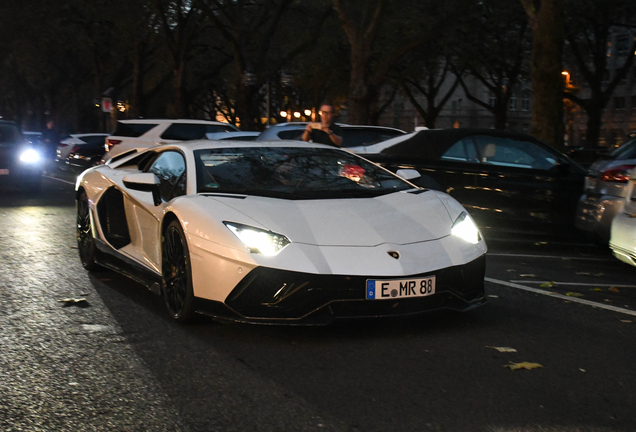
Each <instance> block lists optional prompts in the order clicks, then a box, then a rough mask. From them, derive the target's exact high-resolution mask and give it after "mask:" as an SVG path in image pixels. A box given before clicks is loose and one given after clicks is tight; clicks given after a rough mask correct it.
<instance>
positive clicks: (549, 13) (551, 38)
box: [522, 0, 564, 149]
mask: <svg viewBox="0 0 636 432" xmlns="http://www.w3.org/2000/svg"><path fill="white" fill-rule="evenodd" d="M522 3H523V4H524V6H525V7H526V11H527V12H528V15H529V17H530V20H531V23H532V33H533V40H532V60H531V61H532V72H531V74H532V96H533V100H532V123H531V125H530V134H531V135H533V136H535V137H536V138H538V139H540V140H542V141H545V142H547V143H548V144H551V145H552V146H554V147H556V148H558V149H563V132H564V128H563V78H562V75H561V72H562V52H563V41H564V23H563V0H541V5H540V7H539V9H538V10H533V9H532V10H531V8H532V5H531V4H533V3H534V2H532V1H523V0H522Z"/></svg>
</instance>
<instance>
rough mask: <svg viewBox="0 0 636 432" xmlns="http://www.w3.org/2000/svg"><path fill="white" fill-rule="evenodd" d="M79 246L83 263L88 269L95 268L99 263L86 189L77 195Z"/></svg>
mask: <svg viewBox="0 0 636 432" xmlns="http://www.w3.org/2000/svg"><path fill="white" fill-rule="evenodd" d="M76 203H77V248H78V249H79V256H80V259H81V260H82V265H83V266H84V268H85V269H86V270H89V271H90V270H95V269H97V268H98V267H99V265H98V264H97V263H96V262H95V238H94V237H93V229H92V227H91V216H90V209H89V208H88V197H87V196H86V192H85V191H83V190H82V191H80V193H79V196H78V197H77V202H76Z"/></svg>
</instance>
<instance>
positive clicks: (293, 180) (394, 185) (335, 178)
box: [194, 147, 413, 199]
mask: <svg viewBox="0 0 636 432" xmlns="http://www.w3.org/2000/svg"><path fill="white" fill-rule="evenodd" d="M194 155H195V159H196V161H197V191H198V192H214V193H239V194H247V195H261V196H269V197H279V198H287V199H317V198H356V197H372V196H379V195H385V194H389V193H393V192H396V191H400V190H407V189H412V188H413V186H412V185H411V184H409V183H407V182H406V181H404V180H402V179H401V178H399V177H397V176H395V175H393V174H391V173H390V172H388V171H385V170H383V169H382V168H380V167H378V166H377V165H374V164H372V163H370V162H367V161H365V160H363V159H361V158H359V157H357V156H355V155H353V154H351V153H348V152H345V151H342V150H337V149H327V148H300V147H245V148H224V149H206V150H197V151H195V152H194Z"/></svg>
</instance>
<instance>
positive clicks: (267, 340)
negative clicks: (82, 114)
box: [0, 174, 636, 432]
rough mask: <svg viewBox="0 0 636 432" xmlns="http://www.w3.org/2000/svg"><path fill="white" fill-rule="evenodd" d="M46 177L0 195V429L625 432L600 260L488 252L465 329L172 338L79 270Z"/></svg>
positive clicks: (147, 298) (623, 300)
mask: <svg viewBox="0 0 636 432" xmlns="http://www.w3.org/2000/svg"><path fill="white" fill-rule="evenodd" d="M55 177H56V178H53V177H50V176H49V177H47V178H45V179H44V182H43V191H42V192H41V193H40V194H39V195H37V196H33V197H25V196H23V194H22V193H21V192H19V191H15V190H10V189H2V190H1V191H0V256H1V259H0V275H1V276H0V430H3V431H14V430H16V431H17V430H28V431H35V430H42V431H56V430H77V431H84V430H95V431H102V430H104V431H106V430H108V431H113V430H115V431H136V430H138V431H351V432H353V431H633V430H636V419H635V418H634V416H633V412H634V411H635V410H636V396H635V393H634V388H636V372H635V368H634V365H633V359H634V358H636V347H635V346H634V340H635V338H636V268H634V267H630V266H628V265H626V264H623V263H621V262H619V261H618V260H617V259H615V258H614V257H612V255H611V253H610V252H609V250H608V249H607V248H603V247H599V246H596V245H594V244H592V243H590V242H588V241H587V240H586V239H584V238H571V239H565V240H563V239H562V240H559V241H552V240H550V241H548V240H546V241H534V242H522V241H514V240H510V239H493V240H492V241H489V242H488V246H489V253H488V258H487V271H486V292H487V294H488V297H489V301H488V303H487V304H486V305H485V306H483V307H480V308H477V309H475V310H472V311H470V312H467V313H463V314H460V313H451V312H435V313H431V314H428V315H425V316H423V317H418V318H409V319H383V320H360V321H343V322H337V323H335V324H333V325H330V326H327V327H285V326H256V325H246V324H235V323H221V322H217V321H214V320H212V319H208V318H201V319H200V320H199V322H197V323H196V324H194V325H188V326H183V325H179V324H176V323H174V322H172V321H171V319H170V318H169V317H168V315H167V314H166V312H165V307H164V304H163V302H162V300H161V298H159V297H157V296H155V295H154V294H152V293H151V292H150V291H148V290H146V289H145V288H144V287H142V286H141V285H139V284H137V283H135V282H133V281H131V280H129V279H127V278H125V277H123V276H121V275H119V274H116V273H114V272H111V271H107V270H104V271H100V272H94V273H92V274H91V273H88V272H86V271H85V270H84V269H83V267H82V265H81V263H80V261H79V258H78V253H77V247H76V240H75V225H74V224H75V207H74V205H75V204H74V194H73V177H72V175H70V174H59V175H57V174H56V176H55ZM487 240H489V239H487ZM525 362H527V363H525ZM518 365H521V366H526V367H528V369H525V368H523V367H521V368H515V367H516V366H518Z"/></svg>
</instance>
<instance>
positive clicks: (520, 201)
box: [365, 129, 585, 239]
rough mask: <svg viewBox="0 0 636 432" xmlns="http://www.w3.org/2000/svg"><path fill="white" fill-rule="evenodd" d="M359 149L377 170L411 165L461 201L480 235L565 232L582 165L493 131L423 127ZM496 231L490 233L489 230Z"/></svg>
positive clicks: (524, 138) (423, 181) (425, 182)
mask: <svg viewBox="0 0 636 432" xmlns="http://www.w3.org/2000/svg"><path fill="white" fill-rule="evenodd" d="M389 141H390V144H391V145H389V146H386V143H380V144H379V145H382V146H385V147H386V148H384V149H383V150H381V151H380V153H378V154H365V157H366V158H368V159H371V160H373V161H375V162H377V163H379V164H381V165H382V166H384V167H385V168H388V169H389V170H391V171H393V172H396V171H397V170H398V169H404V168H411V169H416V170H417V171H418V172H419V173H420V174H421V177H420V178H419V179H417V180H414V181H413V182H414V183H416V184H417V185H419V186H422V187H428V188H432V189H436V190H441V191H444V192H446V193H448V194H450V195H451V196H452V197H453V198H455V199H456V200H457V201H459V202H460V203H461V204H462V205H464V207H466V208H467V209H468V210H469V212H470V214H471V215H472V216H473V218H474V219H475V221H476V222H477V224H478V226H479V227H480V229H482V231H483V232H484V235H485V236H486V238H487V239H488V238H495V236H496V235H501V233H503V232H508V231H509V232H515V233H518V234H521V233H525V234H528V235H529V236H530V238H532V237H533V236H534V234H535V233H541V234H543V233H565V232H568V231H573V228H572V227H573V220H574V212H575V209H576V204H577V201H578V198H579V196H580V191H581V189H582V187H583V182H584V178H585V170H584V169H583V168H582V167H581V166H579V165H578V164H576V163H575V162H574V161H572V160H571V159H569V158H568V157H567V156H565V155H564V154H562V153H560V152H559V151H557V150H555V149H554V148H553V147H551V146H550V145H548V144H546V143H543V142H541V141H539V140H537V139H535V138H533V137H532V136H529V135H526V134H521V133H515V132H508V131H500V130H494V129H431V130H422V131H418V132H414V133H412V134H408V135H405V136H404V137H401V138H393V139H392V140H389ZM496 232H497V233H496Z"/></svg>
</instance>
